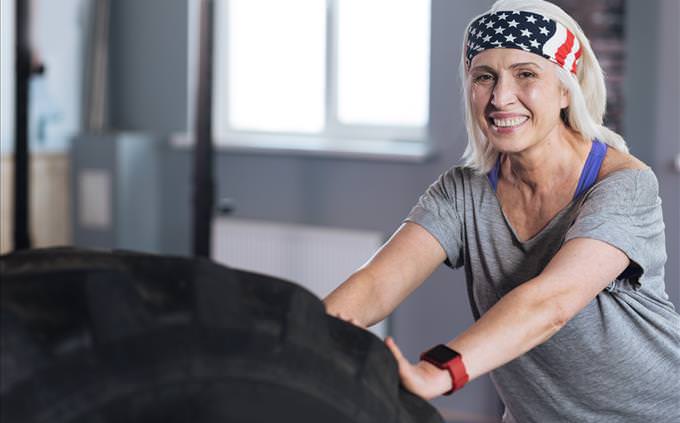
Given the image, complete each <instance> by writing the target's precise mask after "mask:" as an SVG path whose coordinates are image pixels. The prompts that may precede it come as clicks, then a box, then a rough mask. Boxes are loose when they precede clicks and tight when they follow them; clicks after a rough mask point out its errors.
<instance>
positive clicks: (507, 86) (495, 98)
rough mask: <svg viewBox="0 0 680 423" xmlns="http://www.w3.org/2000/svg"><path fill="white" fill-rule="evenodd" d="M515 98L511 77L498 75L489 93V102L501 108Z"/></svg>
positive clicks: (512, 101)
mask: <svg viewBox="0 0 680 423" xmlns="http://www.w3.org/2000/svg"><path fill="white" fill-rule="evenodd" d="M516 99H517V97H516V96H515V84H514V83H513V81H512V78H507V77H504V76H501V75H499V76H498V79H497V80H496V84H495V85H494V87H493V92H492V94H491V104H492V105H493V106H494V107H495V108H497V109H503V108H504V107H505V106H508V105H511V104H512V103H514V102H515V100H516Z"/></svg>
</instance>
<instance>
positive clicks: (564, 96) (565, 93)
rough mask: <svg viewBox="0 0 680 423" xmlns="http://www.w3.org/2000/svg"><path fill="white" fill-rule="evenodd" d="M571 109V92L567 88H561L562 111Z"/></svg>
mask: <svg viewBox="0 0 680 423" xmlns="http://www.w3.org/2000/svg"><path fill="white" fill-rule="evenodd" d="M567 107H569V90H568V89H566V88H565V87H561V88H560V109H566V108H567Z"/></svg>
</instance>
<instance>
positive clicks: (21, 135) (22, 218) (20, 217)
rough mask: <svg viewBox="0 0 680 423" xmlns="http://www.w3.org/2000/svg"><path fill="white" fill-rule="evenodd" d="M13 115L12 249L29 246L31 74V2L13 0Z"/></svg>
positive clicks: (21, 248)
mask: <svg viewBox="0 0 680 423" xmlns="http://www.w3.org/2000/svg"><path fill="white" fill-rule="evenodd" d="M15 8H16V21H15V24H16V37H15V44H14V51H15V52H16V61H15V68H14V69H15V76H16V94H15V100H14V101H15V106H16V107H15V111H16V114H15V118H14V123H15V125H14V249H15V250H23V249H27V248H30V247H31V240H30V236H29V233H28V231H29V229H28V225H29V203H28V199H29V198H28V187H29V157H28V83H29V80H30V78H31V47H30V39H29V34H30V9H29V8H30V2H29V1H26V0H16V1H15Z"/></svg>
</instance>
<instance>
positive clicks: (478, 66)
mask: <svg viewBox="0 0 680 423" xmlns="http://www.w3.org/2000/svg"><path fill="white" fill-rule="evenodd" d="M522 66H536V67H537V68H539V69H541V70H543V67H541V65H539V64H538V63H534V62H520V63H513V64H512V65H510V69H515V68H520V67H522ZM475 70H486V71H490V72H494V71H495V69H494V68H492V67H491V66H488V65H477V66H475V67H474V68H472V69H470V72H472V71H475Z"/></svg>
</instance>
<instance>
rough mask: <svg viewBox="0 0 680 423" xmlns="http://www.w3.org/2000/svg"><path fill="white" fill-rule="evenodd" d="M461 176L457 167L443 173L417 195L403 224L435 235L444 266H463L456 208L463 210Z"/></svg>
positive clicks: (461, 242) (458, 214) (461, 232)
mask: <svg viewBox="0 0 680 423" xmlns="http://www.w3.org/2000/svg"><path fill="white" fill-rule="evenodd" d="M462 184H463V175H462V172H461V171H460V169H459V168H453V169H451V170H449V171H448V172H446V173H444V174H442V175H441V176H440V177H439V178H438V179H437V180H436V181H435V182H434V183H432V185H430V187H429V188H428V189H427V190H426V191H425V193H424V194H423V195H421V196H420V198H419V199H418V202H417V203H416V205H415V206H414V207H413V208H412V209H411V212H410V213H409V214H408V216H407V217H406V219H404V221H405V222H412V223H416V224H418V225H420V226H422V227H423V228H425V229H426V230H427V231H428V232H429V233H430V234H431V235H432V236H434V237H435V238H436V239H437V240H438V241H439V243H440V244H441V246H442V248H443V249H444V251H445V252H446V256H447V259H446V262H445V263H446V264H447V265H448V266H450V267H454V268H456V267H460V266H462V265H463V254H462V246H463V241H462V238H463V229H462V226H463V225H462V221H461V218H460V213H459V209H460V208H462V206H461V203H462V201H463V199H462V192H463V189H462Z"/></svg>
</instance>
